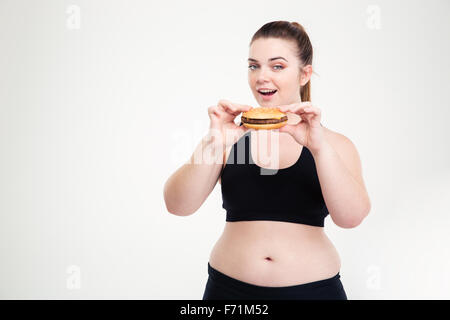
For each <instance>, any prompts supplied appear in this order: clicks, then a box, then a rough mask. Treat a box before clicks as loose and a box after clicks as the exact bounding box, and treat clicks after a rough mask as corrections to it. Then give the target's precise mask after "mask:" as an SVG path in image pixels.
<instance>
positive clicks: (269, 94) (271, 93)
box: [258, 89, 277, 96]
mask: <svg viewBox="0 0 450 320" xmlns="http://www.w3.org/2000/svg"><path fill="white" fill-rule="evenodd" d="M264 91H265V90H264ZM258 92H259V93H260V94H262V95H263V96H271V95H273V94H275V93H276V92H277V90H276V89H275V90H272V91H270V92H262V91H260V90H258Z"/></svg>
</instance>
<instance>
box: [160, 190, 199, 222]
mask: <svg viewBox="0 0 450 320" xmlns="http://www.w3.org/2000/svg"><path fill="white" fill-rule="evenodd" d="M163 197H164V204H165V206H166V211H167V212H169V213H170V214H173V215H176V216H180V217H184V216H189V215H191V214H193V213H195V211H197V210H187V208H183V207H182V206H177V205H175V204H174V201H171V200H170V196H169V194H168V190H167V183H166V184H165V185H164V191H163Z"/></svg>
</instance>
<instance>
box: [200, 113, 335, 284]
mask: <svg viewBox="0 0 450 320" xmlns="http://www.w3.org/2000/svg"><path fill="white" fill-rule="evenodd" d="M288 116H289V121H293V123H292V124H295V123H297V122H299V117H298V116H296V115H295V116H294V117H292V115H291V114H288ZM289 121H288V123H289ZM255 137H257V133H255ZM252 139H253V137H252ZM268 140H270V139H268ZM253 141H256V139H254V140H253ZM269 149H270V148H269ZM279 150H280V152H279V153H280V161H279V165H280V168H285V167H290V166H292V165H293V163H295V161H296V160H297V159H298V158H299V155H300V152H301V149H300V148H299V146H298V144H297V143H296V142H294V140H293V138H292V137H290V135H289V134H287V133H283V135H282V137H280V149H279ZM230 151H231V147H230V148H228V149H227V151H226V153H225V159H227V158H228V156H229V154H230ZM252 153H253V151H252ZM255 155H257V153H255ZM252 158H253V159H257V157H254V156H253V155H252ZM255 161H256V160H255ZM224 165H225V164H224ZM300 165H301V164H300ZM209 263H210V265H211V267H213V268H214V269H217V270H218V271H220V272H222V273H224V274H226V275H228V276H230V277H232V278H235V279H237V280H240V281H244V282H247V283H250V284H255V285H259V286H267V287H284V286H292V285H298V284H304V283H309V282H314V281H319V280H323V279H328V278H331V277H333V276H335V275H336V274H337V273H338V272H339V270H340V268H341V261H340V258H339V254H338V252H337V250H336V248H335V247H334V245H333V244H332V243H331V241H330V239H329V238H328V237H327V236H326V234H325V232H324V228H323V227H316V226H310V225H305V224H300V223H292V222H282V221H267V220H258V221H235V222H226V224H225V229H224V231H223V233H222V235H221V237H220V238H219V240H218V241H217V243H216V244H215V246H214V248H213V250H212V252H211V254H210V258H209Z"/></svg>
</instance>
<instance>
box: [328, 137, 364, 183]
mask: <svg viewBox="0 0 450 320" xmlns="http://www.w3.org/2000/svg"><path fill="white" fill-rule="evenodd" d="M333 134H334V138H332V139H333V147H334V149H335V151H336V153H337V154H338V155H339V157H340V158H341V160H342V161H343V163H344V165H345V167H346V168H347V169H348V170H349V172H350V173H351V175H352V176H353V177H354V178H355V180H356V181H357V182H358V183H359V184H360V185H361V186H362V187H363V188H365V186H364V179H363V174H362V165H361V158H360V156H359V153H358V150H357V149H356V146H355V144H354V143H353V142H352V141H351V140H350V139H349V138H347V137H346V136H344V135H343V134H340V133H333Z"/></svg>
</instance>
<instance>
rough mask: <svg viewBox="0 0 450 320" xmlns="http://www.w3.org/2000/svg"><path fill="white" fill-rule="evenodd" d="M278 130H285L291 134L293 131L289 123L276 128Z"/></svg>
mask: <svg viewBox="0 0 450 320" xmlns="http://www.w3.org/2000/svg"><path fill="white" fill-rule="evenodd" d="M278 130H279V132H287V133H289V134H293V132H294V126H293V125H291V124H287V125H285V126H282V127H281V128H279V129H278Z"/></svg>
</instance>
